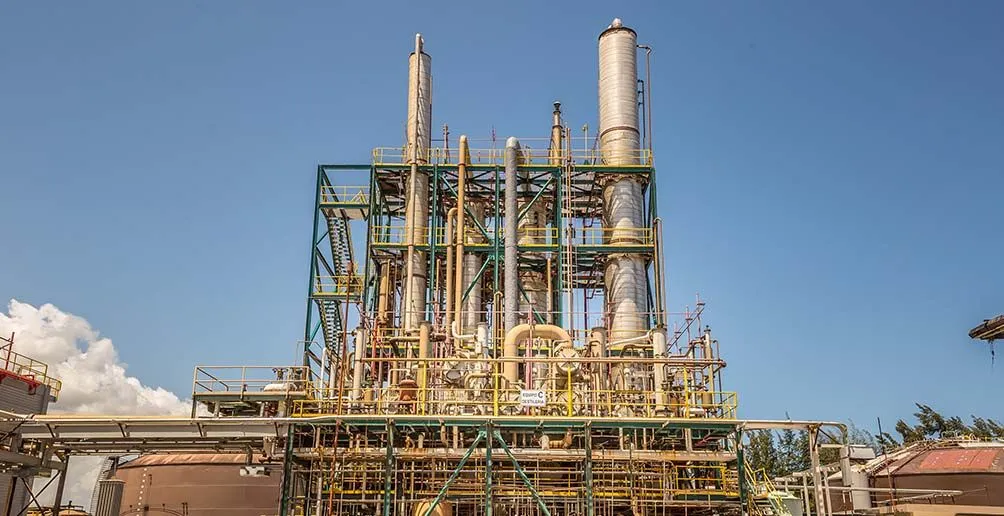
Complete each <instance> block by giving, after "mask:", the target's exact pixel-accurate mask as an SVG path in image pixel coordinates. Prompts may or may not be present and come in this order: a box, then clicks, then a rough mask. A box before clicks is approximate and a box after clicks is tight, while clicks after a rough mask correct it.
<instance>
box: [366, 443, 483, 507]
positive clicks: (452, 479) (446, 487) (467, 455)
mask: <svg viewBox="0 0 1004 516" xmlns="http://www.w3.org/2000/svg"><path fill="white" fill-rule="evenodd" d="M484 438H485V431H484V430H481V431H479V432H478V436H477V437H476V438H474V442H473V443H471V447H470V448H467V453H464V456H463V457H461V458H460V463H459V464H457V468H456V469H454V470H453V473H452V474H451V475H450V478H448V479H447V480H446V483H445V484H443V487H441V488H440V489H439V494H437V495H436V498H434V499H433V500H432V503H430V504H429V507H428V508H427V509H426V510H425V513H424V514H423V515H422V516H429V515H430V514H432V511H433V510H434V509H435V508H436V507H437V506H439V502H441V501H443V498H445V497H446V492H447V491H448V490H449V489H450V486H451V485H453V482H455V481H456V480H457V477H459V476H460V471H461V470H462V469H464V465H466V464H467V460H468V459H470V458H471V455H473V454H474V450H475V449H476V448H477V447H478V444H480V443H481V439H484ZM384 516H389V515H388V514H387V513H386V512H384Z"/></svg>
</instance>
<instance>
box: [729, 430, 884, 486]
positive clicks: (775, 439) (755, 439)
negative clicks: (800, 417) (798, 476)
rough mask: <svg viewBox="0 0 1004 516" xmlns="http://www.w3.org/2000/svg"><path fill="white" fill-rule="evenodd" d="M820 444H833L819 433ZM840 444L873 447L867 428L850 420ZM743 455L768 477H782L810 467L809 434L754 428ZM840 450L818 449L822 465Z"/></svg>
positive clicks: (836, 456)
mask: <svg viewBox="0 0 1004 516" xmlns="http://www.w3.org/2000/svg"><path fill="white" fill-rule="evenodd" d="M819 440H820V443H824V444H825V443H836V441H833V440H832V439H829V438H827V437H826V436H825V435H824V434H822V433H820V434H819ZM839 444H863V445H866V446H871V447H872V448H875V447H876V446H877V445H876V442H875V438H874V437H872V435H871V434H870V433H868V431H866V430H862V429H860V428H858V427H856V426H854V424H853V423H851V424H849V425H848V428H847V442H846V443H839ZM744 453H745V458H746V460H747V461H749V463H750V465H751V466H753V467H754V468H756V469H764V470H765V471H766V472H767V475H768V476H769V477H770V478H776V477H783V476H786V475H790V474H792V473H795V472H798V471H805V470H807V469H809V468H810V467H811V463H812V460H811V457H810V455H809V434H808V432H805V431H797V432H796V431H795V430H781V431H778V432H773V431H770V430H757V431H754V432H751V433H750V434H749V443H748V444H747V445H746V447H745V448H744ZM839 459H840V452H839V450H837V449H835V448H824V449H822V450H820V453H819V460H820V462H821V463H823V464H828V463H831V462H836V461H837V460H839Z"/></svg>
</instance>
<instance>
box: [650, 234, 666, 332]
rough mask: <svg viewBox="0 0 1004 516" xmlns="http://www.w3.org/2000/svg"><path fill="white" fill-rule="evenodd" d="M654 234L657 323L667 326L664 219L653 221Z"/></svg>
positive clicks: (653, 267) (653, 265) (653, 262)
mask: <svg viewBox="0 0 1004 516" xmlns="http://www.w3.org/2000/svg"><path fill="white" fill-rule="evenodd" d="M652 235H653V237H654V238H655V242H653V243H654V244H655V257H654V259H653V260H652V270H653V272H654V273H655V310H656V313H655V324H656V326H659V327H665V326H666V277H665V274H666V271H665V269H664V267H665V266H666V264H665V262H663V260H665V256H664V255H663V249H662V219H661V218H659V217H656V218H655V219H654V220H653V221H652Z"/></svg>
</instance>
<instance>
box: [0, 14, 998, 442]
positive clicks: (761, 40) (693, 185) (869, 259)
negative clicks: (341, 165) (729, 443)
mask: <svg viewBox="0 0 1004 516" xmlns="http://www.w3.org/2000/svg"><path fill="white" fill-rule="evenodd" d="M552 4H554V5H552ZM615 4H617V5H615ZM614 16H619V17H621V18H623V19H624V22H625V23H626V24H627V25H629V26H631V27H633V28H635V29H636V30H637V31H638V33H639V39H640V41H641V42H643V43H647V44H649V45H651V46H653V47H654V48H655V52H654V54H653V80H652V82H653V86H654V95H655V99H654V101H653V108H654V125H655V147H656V163H657V166H658V170H659V172H658V173H659V181H660V185H661V186H660V189H659V191H660V194H661V214H662V216H663V218H664V219H665V220H666V223H667V227H666V230H667V234H666V247H667V255H668V261H669V274H670V275H669V279H670V287H669V288H670V303H671V306H675V307H682V306H683V305H686V304H688V303H690V304H692V302H693V297H694V295H695V293H696V292H698V291H699V292H701V295H702V297H704V298H705V299H706V300H707V301H708V303H709V307H708V312H707V314H708V315H709V318H708V319H707V321H708V322H709V323H710V324H712V327H713V329H714V331H715V333H716V335H717V337H718V338H719V339H720V340H721V343H722V349H723V353H724V355H725V358H726V359H727V360H728V362H729V368H728V369H727V370H726V373H727V376H726V383H727V386H729V387H731V388H732V389H734V390H738V391H740V403H741V408H740V414H741V415H742V416H744V417H757V418H783V417H784V416H785V414H786V413H787V414H789V415H790V416H791V417H793V418H821V419H837V420H846V419H853V420H854V421H855V422H857V423H858V424H860V425H862V426H866V427H872V426H873V425H874V421H875V418H876V416H881V417H883V422H885V421H886V420H889V421H890V426H891V422H892V420H893V419H895V418H897V417H903V416H906V415H908V414H909V413H910V412H911V409H912V403H913V402H914V401H920V402H926V403H929V404H931V405H933V406H935V407H937V408H939V409H941V410H943V411H944V412H950V413H956V414H960V415H968V414H971V413H977V414H982V415H989V416H996V417H1001V416H1002V415H1004V414H1002V413H1001V403H1000V401H999V398H998V394H999V393H1000V392H1001V391H1002V388H1004V371H1002V369H1004V364H999V365H998V367H997V368H996V369H993V368H992V367H991V364H990V355H989V351H988V350H987V349H986V348H985V347H984V346H980V345H977V344H976V343H973V342H970V341H969V340H968V338H967V337H966V332H967V331H968V329H969V328H970V327H972V326H973V325H975V324H976V323H978V322H979V321H980V320H981V319H982V318H984V317H989V316H991V315H995V314H997V313H1000V312H1004V288H1001V287H1002V286H1004V269H1002V268H1001V267H1000V262H1001V256H1002V252H1004V241H1002V239H1001V238H999V235H1000V222H1001V220H1002V216H1004V214H1002V208H1001V204H1000V192H1001V191H1002V190H1004V170H1002V169H1004V93H1002V92H1004V68H1002V67H1001V56H1002V55H1004V32H1002V31H1000V27H999V21H1000V20H1001V19H1004V4H1001V3H999V2H993V1H983V2H980V1H970V2H957V3H950V2H933V1H888V2H864V1H853V2H839V3H836V2H835V3H829V4H820V3H814V2H813V3H805V2H794V1H775V2H760V1H752V2H696V1H695V2H679V3H677V2H651V3H647V4H646V3H621V2H616V3H614V2H604V3H598V2H597V3H593V2H574V3H569V4H567V5H564V6H559V5H557V3H556V2H555V3H551V2H525V3H521V2H508V3H505V4H496V3H493V4H487V5H482V4H478V3H474V2H465V3H456V4H438V3H435V2H424V3H422V4H415V5H412V4H410V3H409V4H401V5H386V6H381V7H375V4H373V3H369V2H296V3H280V2H271V3H267V2H198V3H196V2H189V3H182V2H166V3H145V2H144V3H136V2H101V3H96V2H95V3H66V4H62V5H60V6H59V7H53V6H51V5H45V4H39V3H32V2H14V3H8V4H7V5H5V6H4V7H3V8H2V11H0V219H2V220H3V230H2V234H3V239H2V250H0V298H2V299H3V300H7V299H10V298H17V299H19V300H22V301H27V302H31V303H34V304H41V303H46V302H51V303H54V304H56V305H57V306H59V307H60V308H61V309H63V310H65V311H69V312H73V313H76V314H79V315H82V316H84V317H86V318H87V319H88V320H89V321H90V322H91V324H92V325H94V326H95V327H96V328H98V329H100V330H101V331H102V333H103V334H104V335H106V336H109V337H111V338H112V339H113V340H114V341H115V343H116V345H117V346H118V348H119V350H120V353H121V355H122V358H123V359H124V360H125V361H126V362H128V363H129V364H130V372H131V373H132V374H135V375H137V376H139V377H140V378H141V379H142V380H143V381H144V382H146V383H150V384H154V385H162V386H164V387H167V388H170V389H172V390H174V391H176V392H178V393H179V394H181V395H185V394H186V393H187V392H189V391H190V382H191V371H192V367H193V366H194V365H195V364H221V363H225V364H237V363H245V362H251V363H280V362H288V361H290V360H292V359H293V356H294V352H293V349H294V344H295V341H296V340H298V339H299V338H301V337H302V326H303V314H304V297H305V291H306V283H307V276H306V274H307V259H308V254H307V251H308V245H309V239H310V221H311V216H312V214H311V210H312V207H313V206H312V199H311V195H312V189H313V181H314V165H315V164H316V163H318V162H358V163H362V162H366V161H367V160H368V156H369V151H370V149H371V148H372V147H375V146H380V145H397V144H399V143H400V141H401V137H402V136H401V135H402V134H403V123H404V110H405V103H406V70H407V53H408V52H409V50H410V48H411V45H412V44H413V43H412V42H413V37H414V33H415V32H422V33H423V34H424V35H425V38H426V45H427V50H428V52H429V53H430V54H431V55H432V57H433V73H434V74H435V81H434V88H435V91H434V107H433V111H434V118H435V124H436V125H437V126H439V125H441V124H442V123H448V124H449V125H450V127H451V132H452V134H454V135H458V134H461V133H467V134H469V135H471V137H472V138H485V137H487V136H488V135H489V134H490V130H491V127H493V126H494V127H495V130H496V132H497V133H498V134H499V135H500V136H507V135H518V136H545V135H546V134H547V130H548V128H549V124H550V121H549V120H550V118H549V117H550V109H551V102H552V101H553V100H555V99H560V100H561V101H562V102H563V105H564V110H565V116H566V118H567V119H568V121H569V122H570V123H571V125H572V126H573V127H578V126H580V125H581V124H582V123H589V124H590V126H591V127H595V126H596V123H595V118H596V114H595V113H596V106H595V104H596V91H595V89H596V49H595V43H596V37H597V35H598V33H599V32H600V31H601V30H602V29H603V28H604V27H605V26H606V25H607V24H608V23H609V22H610V20H611V19H612V18H613V17H614ZM66 380H67V381H72V379H66Z"/></svg>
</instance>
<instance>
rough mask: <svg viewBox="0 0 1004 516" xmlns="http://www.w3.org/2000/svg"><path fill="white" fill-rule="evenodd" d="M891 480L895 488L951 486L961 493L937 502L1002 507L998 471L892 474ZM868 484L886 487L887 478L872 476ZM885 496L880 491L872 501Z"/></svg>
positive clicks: (1003, 486)
mask: <svg viewBox="0 0 1004 516" xmlns="http://www.w3.org/2000/svg"><path fill="white" fill-rule="evenodd" d="M893 481H894V482H895V483H896V487H897V488H898V489H955V490H959V491H962V492H963V494H961V495H958V496H954V497H951V498H940V499H938V502H937V503H950V504H959V505H990V506H1004V474H1001V473H927V474H920V475H895V476H894V477H893ZM872 484H873V485H874V487H880V488H883V489H886V488H888V487H889V479H888V478H887V477H884V476H879V477H874V479H873V480H872ZM905 496H906V495H902V497H905ZM888 498H889V496H888V495H884V494H881V493H876V495H875V499H876V500H887V499H888Z"/></svg>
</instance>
